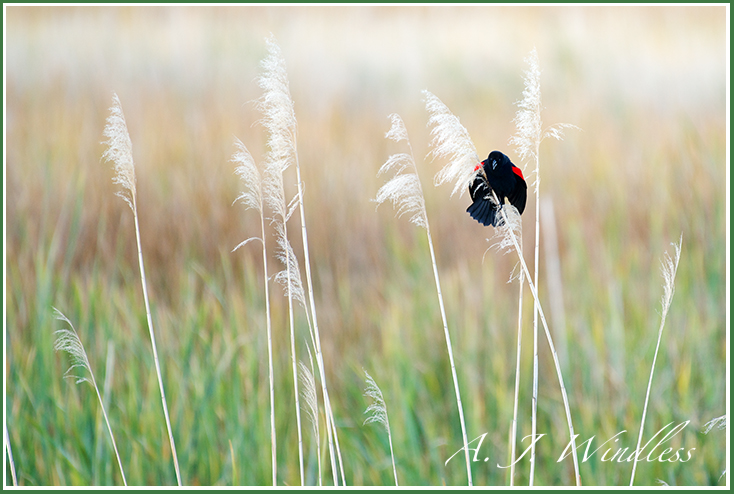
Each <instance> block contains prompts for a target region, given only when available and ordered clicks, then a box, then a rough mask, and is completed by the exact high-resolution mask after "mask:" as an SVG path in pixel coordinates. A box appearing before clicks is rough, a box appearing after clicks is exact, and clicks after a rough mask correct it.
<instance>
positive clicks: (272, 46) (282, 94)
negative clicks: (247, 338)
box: [258, 36, 345, 485]
mask: <svg viewBox="0 0 734 494" xmlns="http://www.w3.org/2000/svg"><path fill="white" fill-rule="evenodd" d="M266 42H267V45H268V56H267V57H266V58H265V59H264V60H263V62H262V66H263V74H262V76H261V77H260V80H259V83H260V87H261V88H262V89H263V90H264V91H265V92H264V94H263V96H262V98H261V100H260V102H259V105H258V106H259V108H260V111H261V112H262V114H263V125H264V126H265V128H266V129H267V130H268V132H269V138H268V147H269V148H270V151H269V153H268V165H267V168H268V169H269V170H271V173H270V177H271V179H270V181H269V183H270V184H271V186H270V187H269V188H268V189H267V190H268V191H269V195H271V196H272V197H273V200H272V201H271V205H272V207H273V209H274V210H275V211H276V212H277V215H278V216H279V218H280V220H279V221H278V222H277V223H276V230H277V233H278V242H279V244H280V247H281V254H280V255H281V258H282V260H283V261H284V264H285V266H286V271H285V276H286V278H287V280H288V282H287V287H288V299H289V304H290V305H289V314H290V322H291V353H292V364H293V381H294V387H295V396H296V416H297V422H298V434H299V436H298V437H299V439H298V443H299V462H300V467H301V482H303V481H304V478H303V477H304V472H303V446H302V434H301V418H300V406H299V404H298V401H299V397H298V370H297V366H296V355H295V337H294V328H293V308H292V299H293V298H294V297H295V299H297V300H298V301H299V302H300V303H301V304H302V305H303V306H304V308H305V307H306V300H305V295H304V290H303V286H302V284H301V278H300V270H299V269H298V263H297V261H296V258H295V254H294V253H293V251H292V248H291V247H290V243H289V241H288V234H287V227H286V223H287V221H288V219H289V218H290V216H291V214H292V213H293V208H292V206H286V203H285V192H284V187H283V172H285V170H286V169H287V168H288V167H289V166H290V165H292V164H294V163H295V165H296V174H297V181H298V182H297V185H298V195H297V196H296V197H295V198H294V199H293V200H294V202H295V205H297V206H298V207H299V209H300V213H301V235H302V239H303V252H304V258H305V259H304V263H305V266H306V281H307V286H308V294H309V307H310V309H311V311H310V317H309V329H310V330H311V341H312V343H313V347H314V351H315V353H316V363H317V366H318V368H319V374H320V381H321V391H322V396H323V400H324V410H325V415H326V433H327V438H328V443H329V454H330V458H331V468H332V474H333V479H334V483H335V485H339V477H338V472H337V457H341V453H340V451H339V440H338V436H337V433H336V425H335V424H334V416H333V411H332V408H331V401H330V399H329V392H328V388H327V385H326V371H325V369H324V359H323V353H322V350H321V336H320V335H319V327H318V322H317V318H316V306H315V302H314V297H313V286H312V281H311V270H310V260H309V254H308V236H307V231H306V219H305V212H304V206H303V183H302V181H301V171H300V165H299V161H298V146H297V142H298V139H297V127H298V126H297V122H296V116H295V111H294V104H293V99H292V98H291V95H290V89H289V83H288V73H287V70H286V66H285V60H284V59H283V57H282V55H281V52H280V47H279V46H278V44H277V43H276V42H275V39H274V38H273V37H272V36H271V37H270V38H268V39H267V40H266ZM294 289H295V293H293V290H294ZM335 444H336V452H335V448H334V446H335ZM339 468H340V473H341V476H342V483H344V482H345V478H344V467H343V464H342V462H341V461H340V462H339Z"/></svg>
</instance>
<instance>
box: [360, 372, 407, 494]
mask: <svg viewBox="0 0 734 494" xmlns="http://www.w3.org/2000/svg"><path fill="white" fill-rule="evenodd" d="M362 370H364V369H362ZM364 375H365V376H366V381H367V387H366V388H365V390H364V395H365V396H368V397H370V398H372V400H373V401H372V404H371V405H370V406H368V407H367V410H365V411H364V413H366V414H368V417H367V418H366V419H365V421H364V423H363V425H364V424H371V423H378V424H382V426H383V427H384V428H385V431H387V441H388V443H389V444H390V458H391V459H392V473H393V475H394V476H395V486H398V485H399V484H398V471H397V469H396V468H395V453H394V452H393V449H392V434H391V433H390V420H389V419H388V416H387V405H385V399H384V398H383V397H382V391H381V390H380V387H379V386H378V385H377V383H376V382H375V380H374V379H372V376H370V375H369V373H368V372H367V371H366V370H365V371H364Z"/></svg>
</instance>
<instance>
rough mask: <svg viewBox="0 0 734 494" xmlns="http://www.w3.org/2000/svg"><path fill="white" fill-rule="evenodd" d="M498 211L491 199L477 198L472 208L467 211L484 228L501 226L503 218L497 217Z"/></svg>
mask: <svg viewBox="0 0 734 494" xmlns="http://www.w3.org/2000/svg"><path fill="white" fill-rule="evenodd" d="M497 211H498V209H497V208H496V206H495V205H494V204H493V203H492V201H490V200H489V199H484V198H481V197H480V198H477V200H475V201H474V202H473V203H472V204H471V206H469V207H468V208H467V209H466V212H467V213H469V215H470V216H471V217H472V218H474V219H475V220H477V221H478V222H479V223H481V224H482V225H484V226H488V225H492V226H499V225H501V224H502V218H498V217H497Z"/></svg>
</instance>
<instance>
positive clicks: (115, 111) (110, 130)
mask: <svg viewBox="0 0 734 494" xmlns="http://www.w3.org/2000/svg"><path fill="white" fill-rule="evenodd" d="M112 99H113V104H112V107H111V108H110V116H109V117H108V118H107V125H106V126H105V129H104V135H105V136H106V137H107V138H108V139H107V141H105V142H104V144H107V145H108V148H107V150H106V151H105V152H104V154H103V155H102V157H103V158H104V159H106V160H108V161H112V162H113V165H114V170H115V177H114V178H113V179H112V181H113V183H116V184H119V185H121V186H122V188H123V190H122V191H120V192H118V193H117V195H119V196H120V197H122V198H123V199H124V200H125V202H127V204H128V206H130V209H131V210H132V212H133V218H134V220H135V240H136V241H137V245H138V265H139V266H140V279H141V283H142V285H143V299H144V301H145V316H146V319H147V321H148V331H149V333H150V343H151V346H152V347H153V360H154V362H155V370H156V375H157V377H158V386H159V388H160V391H161V404H162V406H163V415H164V417H165V419H166V428H167V430H168V439H169V442H170V444H171V454H172V456H173V466H174V468H175V470H176V481H177V482H178V485H179V486H181V485H182V484H181V472H180V470H179V466H178V456H177V455H176V444H175V442H174V440H173V431H172V428H171V419H170V418H169V416H168V405H167V404H166V393H165V391H164V389H163V376H162V375H161V366H160V362H159V360H158V350H157V348H156V344H155V333H154V331H153V319H152V317H151V314H150V302H149V300H148V286H147V283H146V281H145V266H144V265H143V250H142V246H141V243H140V225H139V224H138V208H137V194H136V188H135V166H134V164H133V156H132V143H131V142H130V134H129V132H128V130H127V124H126V123H125V116H124V114H123V113H122V105H121V104H120V99H119V98H118V97H117V94H114V95H113V98H112Z"/></svg>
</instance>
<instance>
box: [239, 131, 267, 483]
mask: <svg viewBox="0 0 734 494" xmlns="http://www.w3.org/2000/svg"><path fill="white" fill-rule="evenodd" d="M235 146H236V147H237V152H235V154H234V155H233V156H232V159H231V161H233V162H234V163H235V164H236V166H235V173H236V174H237V176H239V177H240V179H241V180H242V186H243V187H242V192H241V193H240V195H239V196H238V197H237V199H236V200H235V202H241V203H242V204H243V205H244V206H245V208H246V209H254V210H256V211H257V212H258V213H260V235H261V236H260V238H256V237H253V238H249V239H247V240H245V241H244V242H242V243H240V244H239V245H238V246H237V247H235V248H234V249H232V252H234V251H236V250H237V249H239V248H240V247H242V246H243V245H245V244H246V243H248V242H250V241H251V240H260V243H261V244H262V254H263V278H264V279H263V281H264V286H265V326H266V332H267V337H268V381H269V385H270V453H271V464H272V467H271V470H272V474H273V486H275V485H277V476H278V466H277V460H276V454H275V453H276V441H275V380H274V379H275V378H274V376H273V335H272V328H271V323H270V294H269V290H268V255H267V249H266V248H265V210H264V208H263V190H262V189H263V181H262V176H261V174H260V171H259V170H258V168H257V165H256V164H255V160H254V159H252V155H251V154H250V152H249V151H248V150H247V148H246V147H245V145H244V144H242V141H240V140H239V139H236V140H235Z"/></svg>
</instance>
